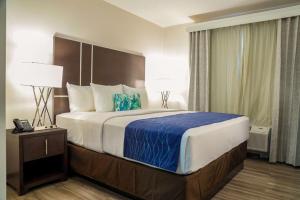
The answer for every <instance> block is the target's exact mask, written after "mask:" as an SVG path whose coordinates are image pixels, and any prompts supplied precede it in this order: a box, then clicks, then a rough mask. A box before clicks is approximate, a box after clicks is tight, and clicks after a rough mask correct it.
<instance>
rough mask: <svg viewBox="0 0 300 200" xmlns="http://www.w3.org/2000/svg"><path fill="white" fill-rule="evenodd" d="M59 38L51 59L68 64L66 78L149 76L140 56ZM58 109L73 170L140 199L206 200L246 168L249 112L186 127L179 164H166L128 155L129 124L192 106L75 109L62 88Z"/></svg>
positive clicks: (132, 82) (108, 80)
mask: <svg viewBox="0 0 300 200" xmlns="http://www.w3.org/2000/svg"><path fill="white" fill-rule="evenodd" d="M54 44H55V45H54V63H55V64H59V65H62V66H64V76H63V81H64V82H65V83H66V82H71V83H74V84H79V85H87V84H88V83H89V82H93V83H98V84H107V85H112V84H120V83H121V84H127V85H129V86H136V84H137V83H140V82H141V81H143V80H144V73H145V69H144V68H145V61H144V57H143V56H141V55H136V54H132V53H126V52H121V51H117V50H111V49H107V48H103V47H98V46H95V45H92V44H88V43H84V42H81V41H76V40H70V39H69V38H65V37H61V36H55V38H54ZM66 52H67V53H66ZM108 63H109V64H108ZM108 65H109V68H108V67H107V66H108ZM76 66H77V68H78V69H77V68H76V69H74V68H75V67H76ZM114 69H117V70H114ZM118 69H119V70H118ZM111 71H113V72H114V73H111ZM124 71H126V73H125V72H124ZM128 71H130V73H128ZM87 72H88V74H85V73H87ZM85 79H87V80H85ZM54 113H55V116H56V123H57V125H58V126H59V127H62V128H66V129H67V130H68V141H69V144H68V147H69V158H70V168H71V170H73V171H74V172H76V173H78V174H80V175H83V176H85V177H88V178H91V179H93V180H96V181H99V182H101V183H103V184H105V185H107V186H110V187H112V188H114V189H117V190H118V191H121V192H124V193H126V194H129V195H131V197H134V198H138V199H153V200H159V199H182V200H183V199H187V200H193V199H209V198H211V197H212V196H213V195H214V194H215V193H216V192H217V191H218V190H219V189H220V188H221V187H222V186H223V185H224V184H226V183H227V182H228V181H229V180H230V179H231V178H232V177H233V176H234V175H235V174H236V173H237V172H238V171H239V170H241V169H242V168H243V161H244V159H245V157H246V146H247V139H248V132H249V120H248V118H247V117H244V116H239V117H236V118H233V119H230V120H225V121H222V122H219V123H212V124H209V125H205V126H201V127H196V128H192V129H188V130H187V131H186V132H185V133H184V134H183V136H182V140H181V143H180V153H179V158H178V167H177V169H176V170H175V171H168V170H165V169H162V168H159V167H157V166H153V165H151V164H147V163H143V162H140V161H137V160H133V159H130V158H127V157H124V151H123V149H124V133H125V129H126V127H127V126H128V124H130V123H132V122H135V121H138V120H141V119H142V120H143V119H151V118H161V117H168V116H174V115H180V114H189V113H191V112H188V111H180V110H161V109H141V110H135V111H125V112H124V111H123V112H103V113H101V112H77V113H70V112H69V110H68V98H67V93H66V89H65V88H63V89H57V90H55V92H54Z"/></svg>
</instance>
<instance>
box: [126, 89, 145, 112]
mask: <svg viewBox="0 0 300 200" xmlns="http://www.w3.org/2000/svg"><path fill="white" fill-rule="evenodd" d="M123 92H124V93H125V94H128V95H132V94H134V93H139V94H140V97H141V104H142V109H145V108H148V95H147V91H146V89H145V88H132V87H128V86H127V85H123Z"/></svg>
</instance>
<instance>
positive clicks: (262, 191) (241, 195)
mask: <svg viewBox="0 0 300 200" xmlns="http://www.w3.org/2000/svg"><path fill="white" fill-rule="evenodd" d="M7 197H8V198H7V199H8V200H125V199H127V198H125V197H122V196H120V195H118V194H116V193H113V192H110V191H109V190H107V189H104V188H102V187H100V186H98V185H96V184H93V183H91V182H89V181H87V180H85V179H82V178H79V177H73V178H70V179H69V180H68V181H66V182H62V183H56V184H52V185H48V186H44V187H41V188H37V189H35V190H33V191H32V192H30V193H28V194H26V195H24V196H21V197H18V196H17V195H16V193H15V192H14V191H13V190H12V189H10V188H8V189H7ZM213 199H214V200H231V199H232V200H233V199H235V200H259V199H266V200H271V199H272V200H273V199H274V200H277V199H278V200H290V199H295V200H296V199H300V169H295V168H293V167H289V166H287V165H280V164H276V165H274V164H268V163H267V162H265V161H258V160H250V159H248V160H246V161H245V168H244V169H243V170H242V171H241V172H240V173H239V174H238V175H237V176H235V177H234V179H233V180H231V182H230V183H228V184H227V185H226V186H225V187H224V188H223V189H222V190H221V191H220V192H219V193H218V194H216V196H215V197H214V198H213Z"/></svg>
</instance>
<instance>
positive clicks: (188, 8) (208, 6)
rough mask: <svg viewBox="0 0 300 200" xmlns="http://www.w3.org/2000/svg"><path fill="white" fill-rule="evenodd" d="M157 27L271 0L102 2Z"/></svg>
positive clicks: (120, 0) (186, 21) (125, 0)
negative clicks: (199, 15)
mask: <svg viewBox="0 0 300 200" xmlns="http://www.w3.org/2000/svg"><path fill="white" fill-rule="evenodd" d="M104 1H106V2H108V3H110V4H112V5H115V6H117V7H119V8H121V9H123V10H126V11H128V12H130V13H132V14H134V15H137V16H139V17H141V18H144V19H146V20H148V21H150V22H153V23H155V24H157V25H159V26H162V27H167V26H173V25H178V24H184V23H191V22H193V21H192V20H191V19H190V18H189V16H192V15H197V14H202V13H208V12H214V11H220V10H224V9H229V8H233V7H239V6H247V5H251V4H255V3H262V2H267V1H272V0H104Z"/></svg>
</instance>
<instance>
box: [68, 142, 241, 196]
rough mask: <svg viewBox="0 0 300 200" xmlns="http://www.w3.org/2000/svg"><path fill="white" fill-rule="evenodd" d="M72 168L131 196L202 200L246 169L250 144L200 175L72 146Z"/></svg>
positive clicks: (238, 149) (198, 172)
mask: <svg viewBox="0 0 300 200" xmlns="http://www.w3.org/2000/svg"><path fill="white" fill-rule="evenodd" d="M68 147H69V156H70V168H71V170H72V171H74V172H75V173H78V174H80V175H82V176H85V177H88V178H91V179H93V180H95V181H98V182H101V183H103V184H105V185H107V186H110V187H112V188H115V189H117V190H119V191H122V192H125V193H127V194H129V195H131V196H134V197H137V198H140V199H147V200H166V199H168V200H203V199H209V198H211V197H212V196H213V195H214V194H216V193H217V192H218V191H219V190H220V188H221V187H223V186H224V185H225V184H226V183H227V182H228V181H229V180H230V179H231V178H232V177H233V176H234V175H235V174H237V173H238V172H239V171H240V170H241V169H242V168H243V161H244V159H245V158H246V150H247V142H244V143H242V144H240V145H239V146H237V147H235V148H234V149H232V150H231V151H229V152H227V153H225V154H223V155H222V156H221V157H219V158H218V159H216V160H214V161H213V162H211V163H209V164H208V165H206V166H205V167H203V168H201V169H200V170H198V171H197V172H194V173H192V174H189V175H178V174H174V173H169V172H166V171H163V170H160V169H156V168H152V167H149V166H146V165H142V164H139V163H135V162H132V161H128V160H125V159H122V158H118V157H115V156H112V155H108V154H104V153H98V152H95V151H91V150H88V149H85V148H83V147H80V146H77V145H74V144H71V143H69V144H68Z"/></svg>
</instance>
